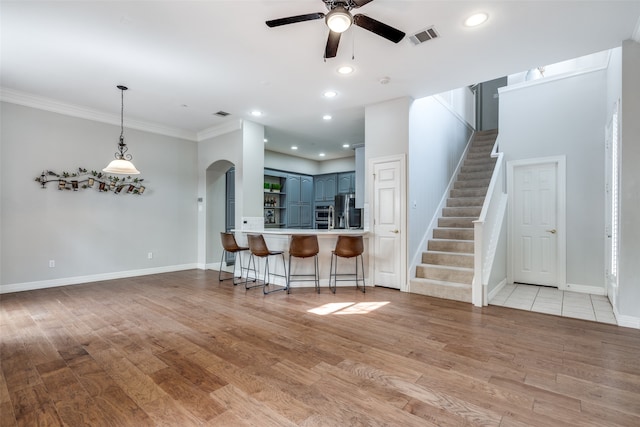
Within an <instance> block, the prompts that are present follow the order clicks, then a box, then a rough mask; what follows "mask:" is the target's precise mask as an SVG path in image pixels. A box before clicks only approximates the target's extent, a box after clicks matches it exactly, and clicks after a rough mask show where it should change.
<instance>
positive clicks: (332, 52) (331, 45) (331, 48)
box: [324, 31, 342, 58]
mask: <svg viewBox="0 0 640 427" xmlns="http://www.w3.org/2000/svg"><path fill="white" fill-rule="evenodd" d="M341 34H342V33H336V32H335V31H329V38H327V47H326V48H325V49H324V57H325V58H335V56H336V55H337V54H338V44H339V43H340V35H341Z"/></svg>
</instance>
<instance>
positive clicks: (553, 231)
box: [547, 228, 556, 234]
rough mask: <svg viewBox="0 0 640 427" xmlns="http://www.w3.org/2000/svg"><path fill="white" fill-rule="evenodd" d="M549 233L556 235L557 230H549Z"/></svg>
mask: <svg viewBox="0 0 640 427" xmlns="http://www.w3.org/2000/svg"><path fill="white" fill-rule="evenodd" d="M547 233H551V234H556V229H555V228H554V229H553V230H547Z"/></svg>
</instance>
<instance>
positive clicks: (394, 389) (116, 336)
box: [0, 270, 640, 427]
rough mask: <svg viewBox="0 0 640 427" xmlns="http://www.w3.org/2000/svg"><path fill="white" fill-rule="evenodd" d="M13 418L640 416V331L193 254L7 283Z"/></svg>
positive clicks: (413, 421)
mask: <svg viewBox="0 0 640 427" xmlns="http://www.w3.org/2000/svg"><path fill="white" fill-rule="evenodd" d="M0 312H1V314H2V317H1V320H0V322H1V323H0V328H1V354H0V357H1V362H2V370H1V372H0V374H1V375H0V420H1V421H0V425H1V426H14V425H20V426H36V425H39V426H49V425H51V426H56V425H67V426H74V427H75V426H82V425H90V426H136V427H138V426H156V425H157V426H191V425H208V426H214V425H218V426H261V427H262V426H378V425H380V426H381V425H389V426H461V425H482V426H498V425H500V426H530V425H534V426H554V425H584V426H616V425H621V426H638V425H640V357H639V355H640V331H639V330H634V329H628V328H621V327H618V326H614V325H607V324H600V323H594V322H590V321H584V320H577V319H569V318H561V317H555V316H550V315H545V314H540V313H532V312H526V311H519V310H512V309H508V308H504V307H495V306H490V307H485V308H482V309H479V308H475V307H473V306H471V305H470V304H466V303H458V302H453V301H447V300H439V299H435V298H430V297H426V296H421V295H412V294H406V293H401V292H398V291H394V290H389V289H385V288H372V287H370V288H368V289H367V293H366V294H362V293H361V292H360V291H356V290H355V288H339V289H338V291H337V293H336V294H335V295H334V294H332V293H330V292H329V291H328V289H326V288H323V289H322V293H321V294H319V295H318V294H316V293H315V292H314V291H313V289H311V288H308V289H299V288H298V289H295V288H294V289H293V290H292V292H291V294H290V295H286V294H284V293H276V294H272V295H268V296H263V295H262V293H261V292H260V289H252V290H249V291H245V290H244V288H243V287H242V286H236V287H233V285H232V284H231V283H230V281H225V282H222V283H219V282H218V273H217V272H215V271H200V270H191V271H185V272H177V273H168V274H161V275H153V276H145V277H138V278H131V279H122V280H114V281H108V282H99V283H91V284H86V285H76V286H69V287H60V288H52V289H44V290H38V291H31V292H21V293H15V294H7V295H2V296H1V297H0Z"/></svg>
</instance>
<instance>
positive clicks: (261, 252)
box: [244, 234, 288, 295]
mask: <svg viewBox="0 0 640 427" xmlns="http://www.w3.org/2000/svg"><path fill="white" fill-rule="evenodd" d="M247 241H248V242H249V250H250V251H251V257H250V258H249V265H248V266H247V277H246V278H245V282H244V287H245V288H246V289H251V288H255V287H257V286H260V285H256V286H251V287H248V286H247V282H248V281H249V271H253V275H254V278H255V279H257V276H258V272H257V271H258V270H257V268H256V260H255V257H258V258H263V259H264V260H265V265H264V276H263V280H262V292H263V293H264V294H265V295H267V294H270V293H272V292H277V291H286V290H288V286H287V284H286V283H285V286H284V287H282V288H277V289H273V288H272V289H271V290H270V291H267V286H269V285H270V284H272V283H269V279H271V276H279V277H283V278H284V279H285V280H286V279H287V267H286V265H285V263H284V251H272V250H269V248H268V247H267V244H266V242H265V241H264V237H263V236H262V234H248V235H247ZM274 255H280V256H281V257H282V268H283V269H284V274H276V273H271V272H270V270H269V257H271V256H274ZM252 263H253V268H251V264H252ZM254 281H255V280H254Z"/></svg>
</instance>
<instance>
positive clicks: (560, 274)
mask: <svg viewBox="0 0 640 427" xmlns="http://www.w3.org/2000/svg"><path fill="white" fill-rule="evenodd" d="M546 163H555V164H556V167H557V172H558V173H557V182H556V185H557V190H558V193H557V195H556V196H557V198H558V205H557V207H556V209H557V211H558V217H557V220H558V222H557V224H556V225H557V230H558V234H557V235H558V254H557V257H558V265H557V282H558V283H557V285H558V288H559V289H563V288H564V287H565V286H566V283H567V206H566V204H567V194H566V193H567V157H566V156H564V155H562V156H551V157H539V158H534V159H522V160H510V161H508V162H507V197H508V202H507V205H508V209H509V214H508V215H509V217H508V229H507V231H508V233H509V234H508V235H509V236H513V232H514V230H513V218H514V212H513V207H514V206H513V191H514V189H513V186H514V183H513V173H514V169H515V168H517V167H521V166H531V165H541V164H546ZM511 239H512V237H511V238H508V239H507V258H508V259H507V281H508V282H509V283H513V256H512V253H513V242H512V241H511Z"/></svg>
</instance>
